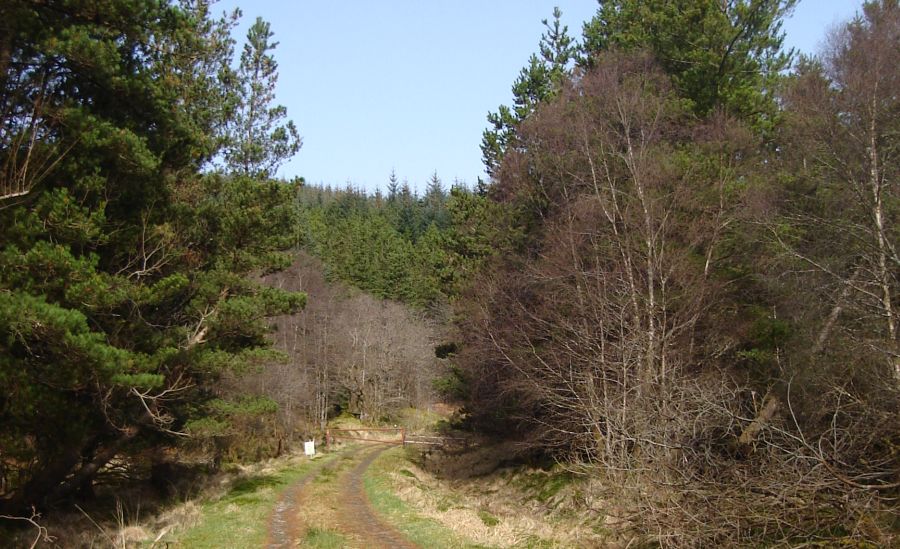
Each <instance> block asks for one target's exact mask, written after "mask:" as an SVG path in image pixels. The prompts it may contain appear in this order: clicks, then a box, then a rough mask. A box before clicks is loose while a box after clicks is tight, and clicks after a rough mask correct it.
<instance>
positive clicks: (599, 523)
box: [391, 447, 617, 547]
mask: <svg viewBox="0 0 900 549" xmlns="http://www.w3.org/2000/svg"><path fill="white" fill-rule="evenodd" d="M497 451H498V448H496V447H494V448H493V449H483V448H482V449H478V450H476V451H473V452H469V453H467V454H462V455H461V456H458V457H457V460H458V463H457V464H456V465H455V466H448V465H447V464H446V463H445V464H444V465H445V468H449V469H452V470H456V469H462V468H464V467H469V468H470V469H469V470H470V471H471V470H472V469H471V468H472V467H476V468H479V467H480V468H483V469H487V468H489V463H490V462H491V461H492V460H491V459H489V456H488V454H489V453H491V452H493V453H495V454H496V453H497ZM493 461H494V465H493V466H494V467H496V459H495V460H493ZM536 476H537V477H541V476H545V477H548V478H549V474H548V473H546V472H544V471H542V470H540V469H533V468H527V467H517V468H506V469H500V470H496V471H494V472H493V473H490V474H487V475H484V476H478V477H469V478H462V479H457V480H446V479H441V478H438V477H436V476H435V475H434V474H432V473H430V472H428V471H426V470H424V469H422V468H421V467H418V466H416V465H414V464H412V463H410V462H407V465H406V467H404V468H403V469H399V470H397V471H396V472H394V473H392V475H391V478H392V481H393V483H394V487H395V490H396V493H397V494H398V495H399V496H400V498H401V499H403V500H404V502H406V503H407V504H409V505H410V506H412V507H414V508H415V509H416V511H417V512H418V513H420V514H421V515H423V516H426V517H428V518H431V519H433V520H436V521H437V522H439V523H440V524H441V525H443V526H444V527H446V528H448V529H451V530H453V531H454V532H457V533H459V534H460V535H464V536H465V537H466V538H468V539H470V540H471V541H473V542H475V543H478V544H483V545H489V546H494V547H517V546H532V545H534V544H535V543H536V542H539V543H540V544H541V545H540V546H542V547H543V546H552V547H616V546H617V543H616V540H614V539H612V538H611V536H610V535H609V534H608V533H607V532H606V530H605V529H604V528H603V517H600V516H598V515H596V514H595V513H591V512H590V511H589V510H587V509H586V508H585V507H584V505H583V504H582V501H581V500H582V499H583V496H582V493H583V490H584V489H585V488H586V486H585V485H584V483H581V482H573V483H571V484H570V485H567V486H564V487H562V488H559V489H558V490H556V491H554V492H553V494H552V495H551V497H548V498H544V499H543V500H541V498H539V497H538V496H539V494H538V493H535V491H536V490H537V491H538V492H539V491H540V488H541V486H543V483H540V482H539V483H533V482H532V483H531V484H535V486H529V482H528V481H525V480H523V479H526V478H528V479H532V480H533V479H534V477H536Z"/></svg>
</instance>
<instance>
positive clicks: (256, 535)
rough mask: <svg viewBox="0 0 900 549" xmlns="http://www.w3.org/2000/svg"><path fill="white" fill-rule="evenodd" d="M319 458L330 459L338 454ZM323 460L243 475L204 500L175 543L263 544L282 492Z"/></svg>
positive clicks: (196, 548)
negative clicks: (198, 514) (198, 513)
mask: <svg viewBox="0 0 900 549" xmlns="http://www.w3.org/2000/svg"><path fill="white" fill-rule="evenodd" d="M319 459H324V460H328V461H330V460H332V459H334V456H325V457H322V458H319ZM319 463H321V462H320V461H318V460H304V461H303V462H301V463H299V464H290V465H286V466H284V467H283V468H281V469H276V470H274V471H268V472H266V473H258V474H253V475H250V476H247V477H246V478H242V479H239V480H238V481H236V482H235V483H234V485H233V486H232V487H231V488H230V489H229V491H228V492H227V493H225V495H223V496H222V497H220V498H218V499H215V500H212V501H207V502H204V503H203V504H202V506H201V518H200V520H199V522H198V523H197V524H196V525H194V526H193V527H191V528H189V529H188V530H185V531H184V532H181V533H180V534H177V535H176V536H174V537H175V538H176V545H175V546H176V547H185V548H190V549H205V548H209V549H221V548H227V547H235V548H237V547H262V546H263V545H264V544H265V541H266V536H267V533H268V527H269V519H270V516H271V513H272V509H273V508H274V506H275V503H276V502H277V501H278V498H279V497H280V496H281V493H282V492H283V491H284V489H285V488H287V487H289V486H290V485H292V484H293V483H295V482H297V481H299V480H300V479H301V478H302V477H303V476H304V475H305V474H306V473H308V472H309V471H310V469H312V468H313V467H314V466H316V465H318V464H319ZM321 547H330V546H328V545H321ZM336 547H337V546H336Z"/></svg>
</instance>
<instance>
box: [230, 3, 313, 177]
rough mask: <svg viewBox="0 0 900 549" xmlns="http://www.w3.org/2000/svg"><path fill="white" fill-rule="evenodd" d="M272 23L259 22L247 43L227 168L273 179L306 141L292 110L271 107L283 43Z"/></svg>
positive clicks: (239, 78)
mask: <svg viewBox="0 0 900 549" xmlns="http://www.w3.org/2000/svg"><path fill="white" fill-rule="evenodd" d="M273 36H274V34H273V33H272V31H271V29H270V25H269V23H268V22H266V21H264V20H263V19H262V18H259V17H257V19H256V21H255V22H254V23H253V25H252V26H251V27H250V30H248V31H247V43H246V44H244V50H243V52H242V53H241V63H240V67H239V68H238V71H237V82H238V86H239V88H240V93H239V97H238V101H237V105H236V107H235V112H234V119H233V121H232V122H231V123H230V124H229V126H228V135H227V143H228V145H227V148H226V151H225V160H226V164H227V166H228V168H229V169H230V170H231V171H233V172H236V173H240V174H243V175H248V176H251V177H263V178H265V177H271V176H274V175H275V172H276V171H277V170H278V167H279V166H280V165H281V164H282V163H284V162H285V161H286V160H288V159H290V158H291V157H292V156H293V155H294V154H296V153H297V151H298V150H300V146H301V145H302V140H301V139H300V137H299V135H298V133H297V128H296V126H295V125H294V122H293V121H292V120H285V119H286V117H287V108H285V107H284V106H282V105H274V106H273V105H272V102H273V101H274V100H275V85H276V84H277V82H278V63H277V62H276V61H275V57H274V56H273V55H272V53H271V52H272V51H273V50H274V49H275V48H276V47H277V46H278V42H272V41H271V39H272V37H273Z"/></svg>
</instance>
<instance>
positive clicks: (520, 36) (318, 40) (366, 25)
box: [214, 0, 862, 191]
mask: <svg viewBox="0 0 900 549" xmlns="http://www.w3.org/2000/svg"><path fill="white" fill-rule="evenodd" d="M861 5H862V0H801V1H800V3H799V5H798V7H797V9H796V10H795V13H794V15H793V17H792V18H791V19H790V20H788V21H787V22H786V23H785V26H784V30H785V31H786V34H787V39H786V42H787V46H788V47H795V48H797V49H799V50H801V51H804V52H808V53H812V52H814V51H815V50H816V49H817V47H818V45H819V44H820V43H821V41H822V39H823V38H824V36H825V32H826V29H828V28H829V27H831V26H832V25H834V24H835V23H837V22H840V21H841V20H843V19H846V18H848V17H851V16H852V15H853V14H854V13H855V12H856V10H858V9H859V7H860V6H861ZM554 6H559V7H560V9H561V10H562V12H563V22H564V23H566V24H567V25H568V26H569V31H570V34H572V35H573V36H578V35H580V32H581V23H582V22H583V21H585V20H587V19H589V18H590V17H591V16H592V15H593V14H594V13H595V11H596V7H597V2H596V0H488V1H484V0H454V1H451V0H316V1H312V0H293V1H288V0H281V1H279V0H223V1H221V2H220V3H218V4H216V5H215V6H214V9H215V10H217V11H221V10H230V9H233V8H234V7H240V8H241V9H242V11H243V12H244V17H243V21H242V24H241V26H240V27H239V28H238V29H237V30H236V35H237V38H238V39H239V41H240V40H241V39H242V37H243V36H244V35H245V33H246V28H247V26H248V25H249V23H250V22H252V21H253V20H254V19H255V18H256V16H261V17H263V18H264V19H266V20H267V21H269V22H270V23H271V25H272V30H273V32H274V33H275V40H276V41H278V42H279V45H278V48H277V49H276V50H275V56H276V59H277V60H278V62H279V73H280V77H279V81H278V88H277V94H278V102H279V103H280V104H283V105H285V106H286V107H287V108H288V115H289V117H290V118H291V119H293V120H294V122H295V123H296V124H297V127H298V129H299V131H300V134H301V135H302V136H303V147H302V148H301V149H300V152H299V153H298V154H297V156H295V157H294V158H293V159H292V160H291V161H290V162H289V163H287V164H285V165H284V166H283V167H282V168H281V170H280V171H279V175H282V176H284V177H287V178H291V177H293V176H297V175H299V176H303V177H305V178H306V180H307V181H308V182H310V183H314V184H316V183H324V184H331V185H337V186H344V185H346V184H347V183H348V182H349V183H351V184H352V185H353V186H358V187H362V188H365V189H367V190H369V191H374V190H375V189H376V188H384V186H385V185H386V183H387V178H388V175H389V174H390V172H391V170H392V169H394V170H396V172H397V175H398V176H399V177H400V178H401V179H406V180H408V181H409V183H410V185H411V186H412V187H414V188H417V189H424V187H425V183H426V181H427V180H428V178H429V177H430V176H431V174H432V173H433V172H435V171H437V173H438V175H439V176H440V177H441V179H442V180H443V181H444V183H445V184H447V185H449V184H450V183H452V182H453V181H454V180H460V181H464V182H467V183H468V184H470V185H471V184H473V183H474V182H475V180H476V178H477V177H479V176H480V177H484V171H483V166H482V163H481V150H480V149H479V144H480V143H481V132H482V131H483V130H484V128H485V126H486V121H485V116H486V115H487V113H488V111H492V110H496V109H497V106H498V105H500V104H503V103H509V102H510V100H511V97H512V95H511V92H510V86H511V85H512V82H513V80H514V79H515V77H516V75H517V74H518V72H519V70H520V69H521V67H522V66H524V64H525V63H526V61H527V59H528V57H529V55H531V53H532V52H534V51H535V50H536V49H537V44H538V40H539V39H540V36H541V33H542V32H543V26H542V24H541V20H542V19H546V18H548V17H550V15H551V13H552V11H553V7H554Z"/></svg>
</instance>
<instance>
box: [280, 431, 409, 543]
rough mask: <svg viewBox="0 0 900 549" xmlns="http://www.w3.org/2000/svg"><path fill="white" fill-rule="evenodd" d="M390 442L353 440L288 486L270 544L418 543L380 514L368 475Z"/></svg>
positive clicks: (281, 502)
mask: <svg viewBox="0 0 900 549" xmlns="http://www.w3.org/2000/svg"><path fill="white" fill-rule="evenodd" d="M388 447H389V446H388V445H386V444H377V445H372V446H367V447H364V446H351V447H348V448H346V449H344V450H341V451H340V455H339V456H338V458H337V459H334V460H331V461H328V462H324V463H323V464H322V465H320V466H318V467H317V468H315V469H313V470H312V471H310V472H309V473H308V474H307V475H305V476H304V477H303V478H302V479H300V480H299V481H298V482H296V483H294V484H293V485H292V486H290V487H289V488H288V489H287V490H285V492H284V494H283V495H282V497H281V498H280V499H279V501H278V503H277V504H276V506H275V509H274V511H273V513H272V516H271V518H270V521H269V536H268V541H267V543H266V547H268V548H270V549H276V548H278V549H283V548H288V547H359V548H365V549H374V548H379V547H398V548H410V549H412V548H415V547H416V545H414V544H413V543H411V542H410V541H409V540H407V539H406V538H405V537H404V536H403V534H401V533H400V532H398V531H397V530H396V529H394V528H393V527H392V526H390V525H389V524H387V523H386V522H385V521H384V520H382V519H381V518H379V517H378V516H377V515H376V514H375V512H374V511H373V510H372V507H371V505H370V503H369V501H368V497H367V496H366V491H365V485H364V480H363V476H364V474H365V472H366V470H367V469H368V468H369V466H370V465H371V464H372V462H373V461H375V459H376V458H377V457H378V456H379V455H380V454H381V452H383V451H384V450H386V449H387V448H388Z"/></svg>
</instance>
